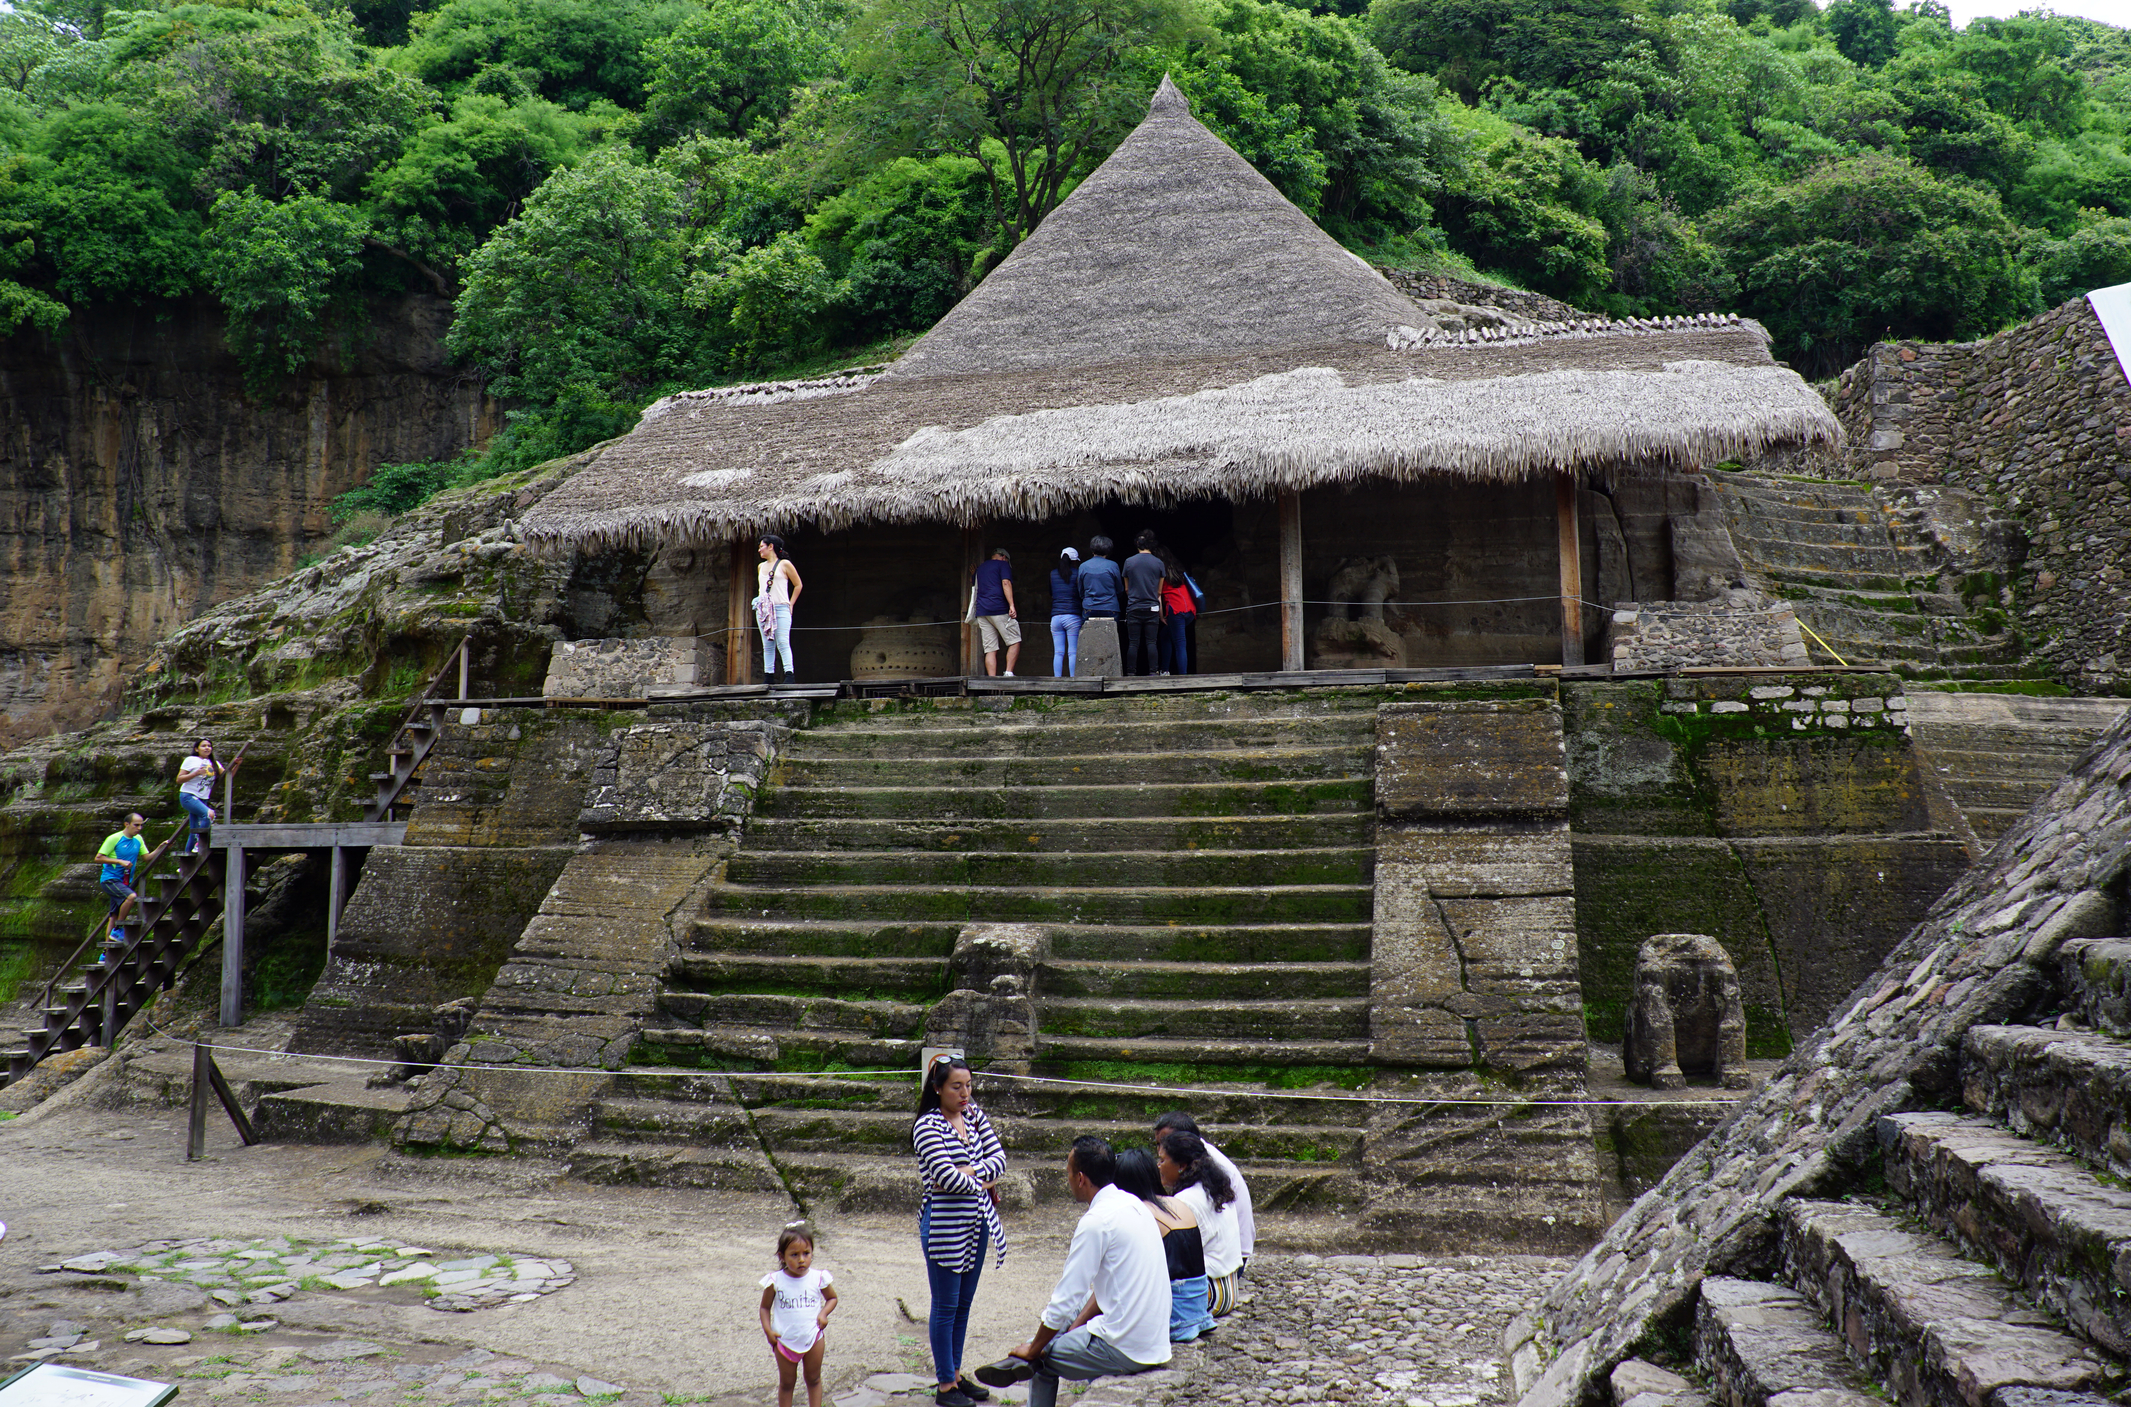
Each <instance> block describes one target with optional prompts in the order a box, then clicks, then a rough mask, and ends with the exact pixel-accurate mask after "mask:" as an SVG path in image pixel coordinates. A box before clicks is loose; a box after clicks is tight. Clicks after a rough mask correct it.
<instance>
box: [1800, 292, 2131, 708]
mask: <svg viewBox="0 0 2131 1407" xmlns="http://www.w3.org/2000/svg"><path fill="white" fill-rule="evenodd" d="M1835 409H1836V414H1837V416H1838V418H1840V419H1841V421H1842V422H1843V428H1844V429H1845V430H1846V431H1847V432H1848V434H1849V437H1850V445H1851V461H1852V466H1853V468H1852V472H1853V473H1854V474H1857V475H1859V476H1861V477H1869V478H1870V479H1871V480H1872V481H1873V482H1875V483H1876V484H1882V485H1887V486H1889V487H1892V486H1896V485H1902V486H1912V487H1917V488H1919V490H1920V491H1923V492H1926V493H1929V492H1931V491H1932V490H1934V489H1936V490H1937V491H1938V492H1940V493H1942V494H1956V495H1962V496H1966V497H1969V498H1973V499H1975V500H1978V501H1979V502H1980V504H1981V508H1982V513H1981V516H1982V517H1983V518H1984V519H1986V520H1989V521H1988V523H1987V525H1989V526H1992V527H1993V530H1995V531H2000V532H2002V531H2004V529H2005V528H2007V527H2010V528H2011V529H2013V532H2012V537H2013V538H2014V539H2015V541H2014V542H2013V543H2012V548H2011V550H2010V551H2008V552H2004V553H2002V554H1998V555H2002V556H2005V557H2007V558H2009V562H2010V565H2009V572H2010V580H2004V579H2001V578H2002V576H2003V575H2004V574H2002V573H1999V572H1996V571H1992V570H1988V569H1985V570H1980V571H1975V572H1972V573H1971V574H1970V575H1969V577H1967V578H1966V579H1964V580H1962V581H1959V582H1949V583H1943V586H1944V587H1946V588H1948V589H1952V590H1956V591H1958V593H1959V595H1960V597H1961V599H1962V600H1963V601H1966V602H1969V603H1970V604H1980V605H1981V606H1983V607H1989V608H1995V607H1997V606H1998V605H1999V604H2000V602H1999V600H1998V597H1999V595H2000V593H2001V591H2002V590H2003V588H2006V587H2008V586H2009V587H2010V588H2011V593H2010V599H2009V601H2007V602H2006V603H2005V604H2007V605H2009V606H2010V608H2011V609H2010V611H2009V612H2008V614H2009V616H2010V623H2011V625H2012V627H2013V628H2014V629H2015V630H2017V631H2018V632H2019V633H2020V634H2021V635H2022V636H2023V637H2024V638H2025V645H2026V652H2027V655H2028V658H2029V659H2030V660H2031V661H2033V662H2034V663H2035V664H2037V665H2040V666H2042V667H2043V668H2044V669H2046V670H2047V671H2048V672H2050V673H2052V674H2055V675H2056V676H2057V677H2059V678H2060V679H2063V680H2064V681H2065V682H2066V683H2068V684H2071V685H2073V686H2074V687H2076V688H2078V689H2079V690H2080V691H2081V692H2089V693H2109V692H2120V691H2122V690H2123V689H2125V688H2131V585H2127V583H2126V580H2125V573H2126V571H2127V570H2131V386H2127V385H2126V384H2125V381H2124V375H2123V370H2122V368H2121V366H2119V364H2118V363H2117V360H2116V354H2115V351H2114V350H2113V349H2112V348H2111V347H2110V345H2109V339H2108V336H2107V335H2106V334H2105V333H2104V332H2103V331H2102V327H2101V324H2100V322H2099V321H2098V320H2097V319H2096V318H2095V317H2094V314H2093V312H2092V310H2091V309H2089V308H2088V306H2087V303H2086V300H2085V299H2083V298H2081V299H2074V300H2073V301H2072V302H2069V303H2066V304H2064V305H2063V306H2062V307H2059V308H2055V309H2053V310H2051V311H2050V312H2047V313H2044V314H2043V315H2042V316H2041V317H2038V318H2035V319H2033V320H2031V321H2029V322H2025V323H2022V324H2021V325H2020V326H2018V327H2015V328H2010V329H2008V330H2007V331H2004V332H2001V333H1999V334H1997V335H1996V336H1994V337H1990V338H1987V339H1985V340H1984V341H1981V342H1960V343H1949V344H1943V345H1933V344H1929V343H1909V342H1901V343H1895V342H1882V343H1879V344H1877V345H1875V346H1874V347H1872V348H1871V349H1870V350H1869V351H1868V352H1867V353H1866V354H1865V357H1864V359H1863V360H1862V361H1860V362H1858V364H1857V365H1855V366H1853V367H1851V368H1850V369H1849V370H1848V371H1845V372H1844V373H1843V374H1842V377H1841V379H1840V380H1839V382H1838V383H1837V386H1836V392H1835ZM1926 526H1927V527H1929V526H1930V525H1928V524H1927V525H1926ZM1954 545H1955V546H1958V545H1959V544H1954Z"/></svg>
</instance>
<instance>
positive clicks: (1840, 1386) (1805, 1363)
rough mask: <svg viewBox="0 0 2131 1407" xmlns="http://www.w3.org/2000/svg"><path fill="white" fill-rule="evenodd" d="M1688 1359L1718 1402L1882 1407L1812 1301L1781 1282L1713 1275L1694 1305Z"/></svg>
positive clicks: (1750, 1406) (1881, 1398)
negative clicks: (1704, 1376)
mask: <svg viewBox="0 0 2131 1407" xmlns="http://www.w3.org/2000/svg"><path fill="white" fill-rule="evenodd" d="M1694 1356H1695V1362H1696V1363H1697V1364H1699V1365H1700V1366H1701V1368H1702V1369H1703V1371H1704V1372H1705V1373H1706V1374H1707V1375H1708V1377H1709V1382H1710V1386H1711V1388H1712V1389H1713V1390H1714V1393H1715V1396H1716V1399H1717V1401H1718V1402H1720V1403H1722V1404H1723V1407H1768V1404H1769V1403H1771V1402H1774V1403H1777V1404H1778V1407H1885V1404H1886V1395H1885V1394H1884V1393H1883V1392H1881V1391H1880V1390H1879V1387H1878V1385H1877V1384H1876V1383H1874V1382H1873V1381H1872V1379H1871V1378H1870V1377H1868V1376H1866V1374H1865V1372H1864V1370H1863V1369H1861V1368H1859V1367H1858V1366H1857V1365H1856V1364H1855V1363H1853V1362H1851V1361H1850V1355H1849V1353H1848V1352H1847V1350H1846V1349H1845V1348H1844V1345H1843V1341H1842V1340H1841V1339H1839V1338H1837V1337H1836V1336H1835V1335H1834V1334H1833V1333H1831V1332H1829V1330H1828V1327H1827V1325H1826V1324H1824V1323H1823V1322H1822V1321H1821V1317H1820V1311H1819V1310H1818V1309H1816V1308H1814V1306H1813V1302H1812V1301H1811V1300H1809V1299H1807V1298H1806V1297H1805V1296H1804V1295H1802V1294H1800V1293H1799V1292H1798V1291H1796V1290H1794V1289H1792V1288H1790V1287H1789V1286H1788V1285H1770V1284H1765V1283H1763V1282H1761V1281H1758V1280H1736V1279H1732V1278H1730V1277H1727V1276H1721V1275H1712V1276H1709V1277H1708V1278H1706V1279H1704V1280H1703V1281H1702V1290H1701V1303H1700V1304H1699V1305H1698V1306H1697V1307H1696V1310H1695V1321H1694Z"/></svg>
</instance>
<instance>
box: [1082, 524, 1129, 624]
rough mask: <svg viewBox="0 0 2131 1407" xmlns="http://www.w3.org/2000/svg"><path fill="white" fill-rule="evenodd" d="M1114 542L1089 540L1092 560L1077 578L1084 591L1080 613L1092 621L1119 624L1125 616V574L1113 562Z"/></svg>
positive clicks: (1084, 566)
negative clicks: (1108, 621) (1112, 550)
mask: <svg viewBox="0 0 2131 1407" xmlns="http://www.w3.org/2000/svg"><path fill="white" fill-rule="evenodd" d="M1110 547H1111V543H1110V539H1109V538H1107V537H1096V538H1090V539H1089V540H1088V560H1087V561H1085V562H1082V563H1081V564H1080V572H1079V575H1078V576H1076V577H1075V578H1074V580H1075V583H1076V585H1077V586H1078V588H1079V590H1080V613H1081V615H1082V616H1084V617H1086V618H1087V619H1089V620H1115V619H1117V617H1119V616H1121V615H1123V614H1124V613H1125V574H1124V572H1122V571H1121V570H1119V569H1118V565H1117V563H1115V562H1113V561H1111V560H1110Z"/></svg>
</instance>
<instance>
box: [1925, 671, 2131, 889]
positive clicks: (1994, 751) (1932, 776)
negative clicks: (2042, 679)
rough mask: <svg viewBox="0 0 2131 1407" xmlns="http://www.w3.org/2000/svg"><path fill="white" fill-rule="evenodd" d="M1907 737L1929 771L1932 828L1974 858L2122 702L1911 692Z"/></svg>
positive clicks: (2077, 754) (2020, 813)
mask: <svg viewBox="0 0 2131 1407" xmlns="http://www.w3.org/2000/svg"><path fill="white" fill-rule="evenodd" d="M1908 699H1909V735H1910V738H1911V739H1912V741H1914V742H1915V744H1916V748H1917V753H1918V758H1919V761H1920V762H1921V763H1922V764H1923V765H1924V766H1925V767H1926V768H1928V769H1929V773H1928V779H1929V781H1930V782H1931V784H1932V787H1933V790H1934V794H1933V795H1932V796H1931V797H1930V798H1928V799H1929V801H1931V802H1932V803H1934V806H1933V809H1934V811H1936V810H1937V809H1938V806H1937V803H1940V802H1943V803H1944V805H1945V806H1947V807H1949V808H1950V809H1951V811H1952V813H1953V814H1951V815H1948V816H1945V817H1941V816H1938V815H1934V816H1933V818H1932V820H1933V824H1934V825H1937V826H1940V827H1942V828H1943V829H1946V830H1950V831H1953V832H1954V833H1955V834H1958V835H1960V836H1961V837H1962V838H1963V839H1964V840H1967V841H1969V842H1970V846H1969V848H1970V850H1971V852H1972V853H1974V854H1975V855H1976V856H1977V857H1978V858H1980V857H1981V854H1982V852H1983V850H1985V849H1988V848H1989V847H1990V846H1991V845H1992V844H1994V843H1995V842H1996V841H1997V839H1998V837H1999V836H2001V835H2003V834H2004V833H2005V830H2006V828H2007V827H2008V826H2010V825H2012V823H2013V822H2015V821H2017V820H2019V819H2020V817H2022V816H2023V815H2025V814H2027V809H2028V808H2029V807H2030V806H2033V805H2034V804H2035V803H2036V802H2037V801H2039V800H2041V799H2042V797H2043V796H2044V795H2046V794H2047V793H2048V792H2049V789H2050V788H2051V787H2053V786H2055V785H2056V784H2057V782H2058V779H2059V778H2061V777H2063V776H2064V774H2065V773H2066V772H2068V771H2070V770H2071V769H2072V765H2073V764H2074V763H2076V762H2077V761H2078V760H2079V758H2080V755H2081V754H2082V753H2084V752H2085V751H2086V750H2087V749H2088V748H2089V747H2092V746H2093V744H2094V740H2095V739H2096V738H2098V737H2100V736H2101V735H2102V733H2103V732H2105V731H2106V730H2107V729H2108V727H2109V725H2110V724H2112V723H2114V722H2115V721H2116V720H2117V719H2118V718H2120V717H2121V716H2122V715H2123V711H2124V709H2125V708H2126V707H2131V704H2127V703H2126V702H2125V701H2124V700H2122V699H2077V698H2035V697H2030V696H2027V695H2022V694H1975V693H1947V692H1942V691H1939V690H1935V689H1925V688H1917V687H1915V686H1911V687H1910V689H1909V690H1908Z"/></svg>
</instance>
